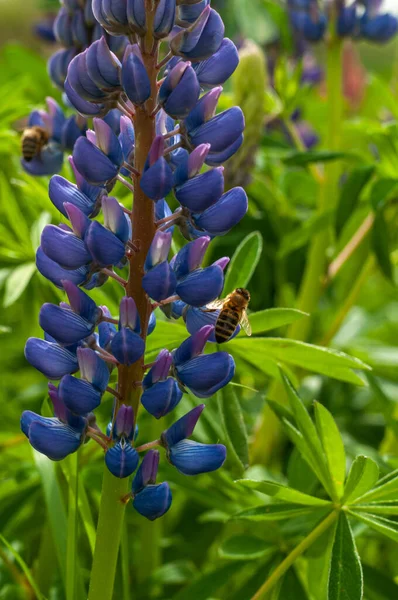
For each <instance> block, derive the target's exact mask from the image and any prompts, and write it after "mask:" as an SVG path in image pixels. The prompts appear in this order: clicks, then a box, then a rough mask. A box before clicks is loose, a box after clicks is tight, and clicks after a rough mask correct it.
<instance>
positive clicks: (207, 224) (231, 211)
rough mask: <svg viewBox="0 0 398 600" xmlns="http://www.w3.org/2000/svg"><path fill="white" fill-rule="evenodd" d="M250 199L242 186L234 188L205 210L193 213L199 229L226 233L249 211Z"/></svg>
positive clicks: (210, 232)
mask: <svg viewBox="0 0 398 600" xmlns="http://www.w3.org/2000/svg"><path fill="white" fill-rule="evenodd" d="M247 209H248V200H247V195H246V192H245V190H244V189H243V188H241V187H236V188H232V190H229V191H228V192H226V193H225V194H223V195H222V196H221V197H220V198H219V199H218V200H217V202H215V203H214V204H212V205H211V206H210V207H209V208H207V209H206V210H205V211H204V212H201V213H196V214H194V215H192V220H193V222H194V224H195V226H196V227H197V228H198V229H202V230H203V231H206V232H208V233H209V234H211V235H225V234H226V233H228V231H229V230H230V229H232V227H234V226H235V225H236V224H237V223H239V221H240V220H241V219H243V217H244V216H245V214H246V213H247Z"/></svg>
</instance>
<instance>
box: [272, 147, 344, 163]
mask: <svg viewBox="0 0 398 600" xmlns="http://www.w3.org/2000/svg"><path fill="white" fill-rule="evenodd" d="M342 158H354V155H353V154H348V153H347V152H330V151H329V150H307V151H306V152H298V151H294V152H290V154H289V155H288V156H286V157H285V158H283V162H284V163H285V164H286V165H289V166H290V167H293V166H295V167H304V166H306V165H309V164H312V163H320V162H330V161H332V160H340V159H342Z"/></svg>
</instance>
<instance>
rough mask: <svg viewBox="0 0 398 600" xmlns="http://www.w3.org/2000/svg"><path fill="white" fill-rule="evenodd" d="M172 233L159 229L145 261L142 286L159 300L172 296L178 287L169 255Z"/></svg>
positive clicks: (151, 296) (149, 294) (152, 296)
mask: <svg viewBox="0 0 398 600" xmlns="http://www.w3.org/2000/svg"><path fill="white" fill-rule="evenodd" d="M171 238H172V233H171V232H170V231H165V232H163V231H157V232H156V234H155V236H154V238H153V241H152V244H151V247H150V249H149V252H148V256H147V258H146V261H145V267H144V268H145V275H144V277H143V279H142V287H143V288H144V290H145V291H146V293H147V294H148V296H150V298H153V299H154V300H156V301H157V302H160V301H161V300H165V299H166V298H168V297H169V296H172V295H173V294H174V292H175V287H176V282H177V280H176V276H175V274H174V271H173V269H172V268H171V266H170V264H169V262H168V261H167V257H168V255H169V252H170V247H171Z"/></svg>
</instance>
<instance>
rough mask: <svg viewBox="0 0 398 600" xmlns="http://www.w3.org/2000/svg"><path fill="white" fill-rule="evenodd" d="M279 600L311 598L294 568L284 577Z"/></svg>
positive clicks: (307, 599) (305, 599)
mask: <svg viewBox="0 0 398 600" xmlns="http://www.w3.org/2000/svg"><path fill="white" fill-rule="evenodd" d="M277 598H278V600H286V599H287V598H292V599H293V598H294V600H309V596H308V594H307V592H306V590H305V588H304V586H303V584H302V582H301V581H300V579H299V577H298V575H297V573H296V571H295V568H294V567H293V568H292V569H289V570H288V571H287V573H286V574H285V575H284V577H283V580H282V585H281V588H280V591H279V593H278V596H277ZM317 600H319V599H317Z"/></svg>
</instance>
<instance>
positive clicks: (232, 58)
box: [189, 5, 239, 89]
mask: <svg viewBox="0 0 398 600" xmlns="http://www.w3.org/2000/svg"><path fill="white" fill-rule="evenodd" d="M194 6H196V5H194ZM194 6H192V7H189V8H194ZM238 63H239V55H238V50H237V49H236V46H235V44H234V43H233V42H231V40H230V39H228V38H224V39H223V41H222V43H221V46H220V48H219V49H218V50H217V52H215V53H214V54H213V55H212V56H210V57H209V58H208V59H207V60H204V61H201V62H196V63H194V64H193V68H194V69H195V71H196V75H197V78H198V80H199V83H200V85H201V87H202V88H204V89H209V88H212V87H214V86H218V85H222V84H223V83H224V82H225V81H226V80H227V79H229V78H230V77H231V75H232V73H233V72H234V71H235V69H236V67H237V66H238Z"/></svg>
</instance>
